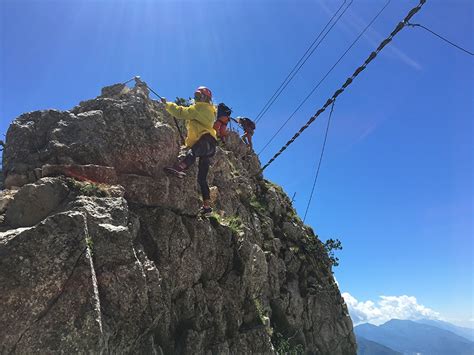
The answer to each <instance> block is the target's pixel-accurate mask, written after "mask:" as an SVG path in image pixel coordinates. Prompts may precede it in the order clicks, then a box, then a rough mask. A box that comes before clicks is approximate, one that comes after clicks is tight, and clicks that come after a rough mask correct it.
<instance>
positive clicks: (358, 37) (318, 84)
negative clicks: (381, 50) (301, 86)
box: [258, 0, 392, 155]
mask: <svg viewBox="0 0 474 355" xmlns="http://www.w3.org/2000/svg"><path fill="white" fill-rule="evenodd" d="M391 1H392V0H388V1H387V2H386V4H385V5H384V7H383V8H382V9H380V11H379V12H378V13H377V14H376V15H375V16H374V18H372V20H371V21H370V22H369V24H368V25H367V26H366V27H365V28H364V29H363V31H362V32H361V33H360V34H359V35H358V36H357V38H356V39H355V40H354V41H353V42H352V44H351V45H350V46H349V47H348V48H347V49H346V51H345V52H344V53H343V54H342V55H341V56H340V57H339V59H338V60H337V61H336V63H334V65H333V66H332V67H331V68H330V69H329V71H328V72H327V73H326V74H325V75H324V77H323V78H322V79H321V80H320V81H319V83H317V84H316V86H315V87H314V88H313V89H312V90H311V91H310V92H309V94H308V95H307V96H306V97H305V98H304V100H303V101H302V102H301V103H300V104H299V105H298V107H297V108H296V109H295V110H294V111H293V113H292V114H291V115H290V116H289V117H288V118H287V120H286V121H285V122H283V124H282V125H281V126H280V128H278V130H277V131H276V132H275V133H274V134H273V136H272V137H271V138H270V139H269V140H268V142H267V143H266V144H265V145H264V146H263V148H262V149H261V150H260V151H259V152H258V155H260V154H262V152H263V151H264V150H265V149H266V148H267V147H268V146H269V145H270V143H271V142H272V141H273V140H274V139H275V137H276V136H277V135H278V133H280V132H281V130H282V129H283V128H284V127H285V126H286V124H287V123H288V122H289V121H290V120H291V119H292V118H293V116H294V115H295V114H296V113H297V112H298V111H299V109H300V108H301V107H302V106H303V105H304V104H305V102H306V101H308V99H309V98H310V97H311V95H313V93H314V92H315V91H316V90H317V89H318V88H319V86H321V84H322V83H323V82H324V80H326V78H327V77H328V76H329V74H331V72H332V71H333V70H334V68H335V67H336V66H337V65H338V64H339V62H340V61H341V60H342V59H343V58H344V57H345V56H346V54H347V53H348V52H349V51H350V50H351V49H352V47H353V46H354V45H355V44H356V43H357V42H358V41H359V39H360V38H361V37H362V36H363V34H364V33H365V32H366V31H367V30H368V29H369V27H370V26H371V25H372V24H373V23H374V22H375V20H376V19H377V18H378V17H379V16H380V14H381V13H382V12H383V11H384V10H385V9H386V8H387V6H388V5H389V4H390V2H391Z"/></svg>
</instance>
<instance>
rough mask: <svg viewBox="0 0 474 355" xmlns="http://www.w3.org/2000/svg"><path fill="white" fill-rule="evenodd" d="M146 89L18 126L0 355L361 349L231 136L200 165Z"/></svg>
mask: <svg viewBox="0 0 474 355" xmlns="http://www.w3.org/2000/svg"><path fill="white" fill-rule="evenodd" d="M179 141H180V140H179V135H178V132H177V129H176V127H175V124H174V122H173V120H172V118H171V117H170V116H169V115H168V114H167V113H165V112H164V110H163V107H162V105H161V104H160V103H159V102H156V101H153V100H150V99H149V98H148V92H147V90H146V87H143V86H142V85H139V86H136V87H134V88H132V89H129V88H127V87H126V86H124V85H121V84H117V85H113V86H111V87H107V88H104V89H103V90H102V95H101V96H99V97H97V98H95V99H93V100H89V101H85V102H81V103H80V104H79V105H78V106H76V107H74V108H73V109H71V110H69V111H56V110H46V111H38V112H30V113H27V114H24V115H22V116H20V117H18V118H17V119H16V120H15V121H14V122H13V123H12V124H11V126H10V128H9V130H8V133H7V138H6V145H5V151H4V156H3V173H4V189H3V190H2V191H1V192H0V349H1V353H5V354H8V353H14V354H25V353H143V354H174V353H180V354H251V353H259V354H272V353H277V352H278V353H285V352H287V353H289V352H293V353H308V354H355V353H356V345H355V338H354V334H353V330H352V322H351V319H350V317H349V315H348V312H347V308H346V305H345V303H344V300H343V299H342V297H341V295H340V292H339V290H338V287H337V285H336V283H335V281H334V278H333V275H332V272H331V265H330V260H329V259H328V256H327V255H326V253H325V250H324V247H323V245H322V243H321V242H320V241H319V240H318V238H317V236H315V234H314V233H313V231H312V230H311V229H310V228H309V227H307V226H304V225H303V223H302V222H301V220H300V219H299V218H298V216H297V215H296V213H295V211H294V209H293V207H292V205H291V202H290V201H289V199H288V197H287V196H286V194H285V193H284V192H283V191H282V189H281V188H280V187H278V186H276V185H274V184H272V183H270V182H269V181H266V180H264V179H263V178H262V176H261V175H260V174H259V169H260V164H259V161H258V159H257V157H256V155H255V154H254V153H253V152H251V151H249V150H248V149H247V147H246V146H245V145H244V144H243V143H242V142H240V140H239V137H238V135H237V134H231V136H230V140H229V142H228V144H227V145H226V146H225V147H220V148H218V151H217V154H216V157H215V158H214V163H213V166H212V168H211V173H210V175H209V179H208V180H209V182H210V186H212V198H213V201H214V204H215V210H216V212H215V213H214V215H213V216H212V217H211V218H209V219H206V218H205V219H203V218H200V217H197V216H196V211H197V209H198V207H199V200H198V196H199V194H198V187H197V184H196V179H195V174H196V171H195V170H194V171H193V170H191V172H190V173H189V174H188V177H187V178H185V179H182V180H179V179H175V178H173V177H169V176H167V175H165V174H163V170H162V169H163V167H164V166H166V165H169V164H171V163H172V162H174V161H175V159H176V157H177V155H178V154H179V149H180V144H179Z"/></svg>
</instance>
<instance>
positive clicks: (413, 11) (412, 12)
mask: <svg viewBox="0 0 474 355" xmlns="http://www.w3.org/2000/svg"><path fill="white" fill-rule="evenodd" d="M425 3H426V0H420V3H419V4H418V5H417V6H415V7H414V8H413V9H411V10H410V12H409V13H408V14H407V15H406V16H405V18H404V19H403V20H402V21H401V22H400V23H399V24H398V25H397V26H396V27H395V29H394V30H393V31H392V33H390V35H389V36H388V37H387V38H386V39H384V40H383V41H382V42H381V43H380V44H379V46H378V47H377V49H376V50H375V51H373V52H372V53H370V55H369V57H368V58H367V59H366V60H365V62H364V63H363V64H362V65H361V66H360V67H358V68H357V69H356V70H355V71H354V73H353V74H352V76H350V77H349V78H347V80H346V82H345V83H344V84H343V85H342V86H341V88H340V89H338V90H336V91H335V92H334V94H333V95H332V97H331V98H329V99H328V100H327V101H326V103H325V104H324V105H323V107H321V108H320V109H319V110H318V111H317V112H316V113H315V114H314V115H313V116H312V117H311V118H310V119H309V120H308V122H306V124H305V125H304V126H303V127H301V128H300V130H299V131H298V132H296V133H295V135H294V136H293V137H292V138H291V139H290V140H289V141H288V142H287V143H286V144H285V145H284V146H283V147H282V148H281V149H280V150H279V151H278V152H277V153H276V154H275V155H274V156H273V157H272V158H271V159H270V160H269V161H268V163H266V164H265V165H264V166H263V168H262V169H261V172H262V171H263V170H265V169H266V168H267V167H268V166H269V165H270V164H271V163H273V162H274V161H275V159H276V158H278V157H279V156H280V155H281V154H282V153H283V152H284V151H285V150H286V149H287V148H288V146H289V145H290V144H291V143H293V142H294V141H295V140H296V138H298V137H299V136H300V134H301V133H303V131H304V130H306V129H307V128H308V127H309V125H310V124H311V123H313V122H314V121H315V120H316V118H318V116H319V115H320V114H321V113H323V112H324V111H325V110H326V108H327V107H328V106H329V105H330V104H332V102H333V101H334V100H335V99H336V98H337V97H338V96H339V95H340V94H341V93H342V92H343V91H344V90H345V89H346V88H347V87H348V86H349V85H350V84H351V83H352V82H353V81H354V79H355V78H356V77H357V76H358V75H359V74H360V73H361V72H362V71H363V70H364V69H365V68H366V67H367V65H368V64H369V63H370V62H371V61H372V60H374V58H375V57H376V56H377V54H378V53H379V52H380V51H381V50H382V49H383V48H384V47H385V46H386V45H387V44H388V43H390V42H391V41H392V39H393V37H395V36H396V35H397V34H398V32H400V31H401V30H402V29H403V27H405V26H406V24H407V23H408V22H409V21H410V19H411V18H412V17H413V16H414V15H415V14H416V13H417V12H418V11H420V9H421V7H422V6H423V5H424V4H425Z"/></svg>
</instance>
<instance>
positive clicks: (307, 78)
mask: <svg viewBox="0 0 474 355" xmlns="http://www.w3.org/2000/svg"><path fill="white" fill-rule="evenodd" d="M341 3H342V0H340V1H336V0H331V1H330V0H319V1H318V0H314V1H224V0H222V1H205V0H199V1H145V0H144V1H140V0H127V1H124V0H122V1H120V0H117V1H107V0H102V1H67V2H66V1H52V0H50V1H48V0H44V1H39V0H38V1H22V0H14V1H13V0H12V1H10V0H0V26H1V27H0V31H1V32H0V40H1V52H2V55H1V57H0V75H1V77H0V120H1V121H0V133H5V132H6V130H7V128H8V125H9V123H10V122H11V121H12V120H13V119H14V118H15V117H17V116H18V115H20V114H21V113H23V112H27V111H33V110H38V109H46V108H58V109H68V108H71V107H73V106H74V105H75V104H76V103H78V102H79V101H80V100H84V99H88V98H91V97H95V96H97V95H98V94H99V92H100V88H101V87H103V86H106V85H110V84H113V83H117V82H121V81H125V80H127V79H129V78H131V77H133V76H134V75H141V76H142V78H143V79H144V80H145V81H147V82H148V83H149V84H150V86H151V87H152V88H154V89H155V90H157V91H158V92H159V93H160V94H161V95H163V96H166V97H168V98H170V99H174V98H175V97H176V96H184V97H188V96H190V95H191V94H192V92H193V90H194V88H195V87H196V86H198V85H206V86H208V87H210V88H211V89H212V90H213V92H214V95H215V97H216V101H217V102H220V101H224V102H226V103H227V104H228V105H229V106H231V107H233V108H234V112H235V115H246V116H249V117H254V116H255V115H256V114H257V113H258V112H259V111H260V109H261V108H262V106H263V105H264V103H265V102H266V100H267V99H268V97H269V96H270V95H271V94H272V93H273V91H274V90H275V89H276V88H277V87H278V86H279V84H280V82H281V81H282V80H283V78H284V77H285V76H286V74H287V73H288V71H289V70H290V69H291V67H292V66H293V65H294V64H295V62H296V61H297V60H298V59H299V57H300V56H301V55H302V54H303V52H304V51H305V50H306V48H307V46H308V45H309V44H310V43H311V42H312V40H313V39H314V37H315V35H316V34H317V33H318V32H319V31H320V30H321V29H322V27H324V25H325V24H326V22H327V21H328V20H329V18H330V17H331V15H332V14H333V13H334V11H335V10H336V9H337V8H338V7H339V6H340V4H341ZM417 3H418V1H416V0H404V1H392V3H390V5H389V6H388V7H387V9H386V10H385V11H384V12H383V13H382V15H381V16H380V17H379V18H378V19H377V21H376V22H375V23H374V24H373V26H372V27H371V28H370V30H369V31H368V32H367V33H366V35H365V36H364V37H363V38H362V39H361V40H360V41H359V42H358V43H357V45H356V46H354V48H353V49H352V50H351V51H350V52H349V53H348V55H347V56H346V57H345V58H344V60H343V61H342V62H341V63H340V64H339V65H338V66H337V67H336V68H335V70H334V71H333V72H332V73H331V74H330V75H329V76H328V78H327V79H326V81H325V82H324V83H323V84H322V85H321V87H320V88H319V89H318V90H317V91H316V92H315V94H314V95H313V96H312V97H311V98H310V100H308V102H307V103H306V104H305V105H304V106H303V108H302V109H301V110H300V111H299V113H298V114H297V115H295V117H294V118H293V120H292V121H290V123H289V124H288V126H287V127H286V129H285V130H284V131H283V132H282V134H281V135H279V136H278V137H277V138H276V139H275V141H274V142H273V143H272V144H271V145H270V146H269V147H268V148H267V150H265V151H264V153H263V154H262V155H261V159H262V162H266V161H267V160H268V159H269V158H270V157H271V156H272V155H273V153H275V152H276V151H277V150H278V149H279V148H280V146H281V145H282V144H284V143H285V142H286V141H287V140H288V138H290V137H291V136H292V135H293V134H294V132H296V130H297V129H299V127H300V126H301V125H302V124H303V123H304V122H306V120H307V119H308V118H309V117H310V116H311V115H312V114H313V113H314V112H315V111H316V110H317V109H319V107H320V106H321V105H322V104H323V103H324V102H325V101H326V100H327V98H328V97H329V96H330V95H331V94H332V93H333V92H334V91H335V89H337V88H338V87H339V86H340V85H341V84H342V83H343V82H344V81H345V79H346V78H347V77H348V76H349V75H350V74H351V73H352V72H353V71H354V69H355V68H356V67H358V66H359V65H360V64H361V63H362V62H363V61H364V60H365V58H366V57H367V55H368V54H369V53H370V52H371V51H372V50H373V49H374V48H376V46H377V45H378V43H379V42H380V41H381V39H382V38H384V37H385V36H386V35H387V34H388V33H389V32H391V31H392V29H393V28H394V26H395V25H396V23H398V21H399V20H400V19H401V18H403V17H404V16H405V14H406V13H407V12H408V10H409V9H411V8H412V7H413V6H414V5H416V4H417ZM384 4H385V1H378V0H377V1H376V0H355V1H354V2H353V4H352V5H351V7H350V8H349V9H348V11H347V13H346V14H345V15H344V16H343V17H342V18H341V21H340V22H339V23H338V24H337V25H336V26H335V27H334V29H333V30H332V31H331V33H330V34H329V35H328V36H327V37H326V39H325V40H324V42H323V43H322V44H321V46H320V47H319V48H318V49H317V50H316V52H315V53H314V54H313V56H312V57H311V58H310V59H309V60H308V62H307V63H306V65H305V66H304V67H303V69H302V70H301V71H300V72H299V73H298V75H297V76H296V77H295V79H294V80H293V82H292V83H291V84H290V85H289V86H288V88H287V90H286V91H285V92H284V94H282V96H281V97H280V99H279V100H278V101H277V102H276V103H275V105H274V106H273V107H272V108H271V110H270V111H269V112H268V113H267V114H266V115H265V116H264V117H263V118H262V120H261V121H260V122H259V124H258V127H257V132H256V135H255V145H256V150H257V151H259V150H260V149H259V148H261V147H263V145H264V144H265V142H266V141H267V140H268V139H269V137H270V136H271V135H272V134H273V133H274V131H275V130H276V129H277V128H278V127H279V125H280V124H281V123H282V122H283V121H284V120H286V118H287V117H288V115H289V114H290V113H291V112H292V111H293V110H294V109H295V107H296V106H297V105H298V103H299V102H300V101H301V100H302V98H303V97H304V96H306V94H307V93H308V92H309V90H310V89H311V88H312V87H313V86H314V85H315V83H317V82H318V81H319V80H320V78H321V77H322V76H323V75H324V74H325V73H326V71H327V70H328V69H329V67H330V66H331V65H332V64H333V63H334V62H335V61H336V60H337V58H338V57H339V56H340V55H341V54H342V53H343V52H344V51H345V49H346V48H347V47H348V46H349V44H350V43H351V42H352V41H353V39H354V38H355V37H356V36H357V35H358V33H359V32H360V31H361V30H362V29H363V27H365V25H366V24H367V23H368V22H369V21H370V20H371V18H372V17H373V16H374V15H375V13H376V12H378V11H379V9H381V8H382V6H383V5H384ZM473 14H474V3H473V2H472V1H470V0H453V1H449V2H448V1H442V0H428V2H427V4H426V5H425V6H424V8H423V9H422V10H421V12H420V13H419V14H418V15H416V17H415V18H414V19H413V22H419V23H422V24H424V25H426V26H428V27H430V28H432V29H433V30H435V31H437V32H440V33H442V34H443V35H444V36H446V37H448V38H449V39H451V40H453V41H454V42H455V43H458V44H460V45H463V46H465V47H467V48H468V49H470V50H471V51H473V50H474V35H473V34H474V27H473V26H474V25H473V22H474V21H473V20H474V18H473V17H474V15H473ZM473 64H474V59H473V57H471V56H468V55H466V54H464V53H462V52H460V51H458V50H457V49H455V48H453V47H450V46H448V45H446V44H445V43H443V42H441V41H439V40H438V39H436V38H435V37H433V36H432V35H430V34H428V33H426V32H425V31H423V30H422V29H419V28H407V29H404V30H403V31H402V32H401V33H400V34H399V35H398V36H397V37H396V38H395V40H394V41H393V42H392V44H390V45H389V46H388V47H386V49H384V51H383V52H382V54H381V55H380V56H379V57H378V58H376V60H375V61H374V62H373V63H372V64H371V65H370V66H369V68H368V69H367V70H366V71H364V72H363V73H362V74H361V75H360V77H359V78H358V79H357V80H356V81H355V82H354V83H353V85H352V86H351V87H350V88H349V89H348V90H347V92H345V93H344V94H343V95H342V96H340V97H339V99H338V101H337V103H336V106H335V110H334V116H333V121H332V125H331V128H330V133H329V138H328V143H327V146H326V153H325V157H324V161H323V164H322V168H321V172H320V176H319V182H318V185H317V187H316V193H315V196H314V198H313V203H312V207H311V210H310V212H309V214H308V217H307V221H306V222H307V223H308V224H311V225H312V226H313V227H314V228H315V230H316V232H317V233H318V234H319V235H320V237H321V239H323V240H324V239H326V238H339V239H340V240H341V241H342V242H343V245H344V250H343V251H342V252H340V253H339V257H340V259H341V265H340V266H339V267H338V268H336V271H335V274H336V277H337V280H338V282H339V284H340V288H341V291H345V292H348V293H350V295H352V296H353V297H355V298H356V299H357V300H361V301H368V300H372V301H374V302H376V301H377V299H379V297H380V296H401V295H408V296H414V297H416V300H417V302H418V303H419V304H422V305H424V306H425V307H427V308H429V309H432V310H434V311H436V312H439V313H440V314H441V316H443V317H444V318H447V319H449V320H456V321H459V322H463V324H467V323H466V322H467V321H468V320H469V319H471V320H472V318H473V317H474V304H473V302H474V301H473V298H474V285H473V279H474V277H473V276H474V275H473V273H474V270H473V269H474V266H473V249H474V248H473V235H474V233H473V218H472V216H474V213H473V212H474V211H473V183H472V182H473V181H474V179H473V152H474V149H473V148H474V147H473V146H474V144H473V138H472V137H473V133H474V131H473V123H472V120H473V117H474V107H473V106H474V100H473V97H474V89H473V82H474V71H473ZM326 120H327V113H326V114H323V115H322V116H321V117H320V119H318V120H317V121H316V122H315V123H314V124H313V125H312V126H311V127H310V128H309V129H308V130H307V131H305V132H304V134H303V135H302V136H301V137H300V138H299V139H298V140H297V141H296V142H295V144H293V145H292V146H291V147H290V148H289V149H288V150H287V151H286V152H285V153H284V154H283V155H282V156H281V157H280V158H279V159H278V160H277V161H275V163H274V164H272V165H271V166H270V167H269V168H268V169H267V170H266V172H265V175H266V177H267V178H269V179H271V180H273V181H274V182H276V183H278V184H280V185H282V186H283V187H284V188H285V190H286V191H287V193H288V194H289V195H290V196H292V195H293V193H295V192H296V203H295V204H296V207H297V209H298V211H299V212H300V214H303V213H304V210H305V208H306V203H307V199H308V195H309V191H310V189H311V184H312V179H313V176H314V172H315V165H316V158H317V157H318V156H319V153H320V149H321V144H322V138H323V134H324V128H325V123H326Z"/></svg>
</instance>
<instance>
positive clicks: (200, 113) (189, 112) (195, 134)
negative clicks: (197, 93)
mask: <svg viewBox="0 0 474 355" xmlns="http://www.w3.org/2000/svg"><path fill="white" fill-rule="evenodd" d="M165 108H166V111H168V112H169V113H170V114H171V115H172V116H174V117H176V118H179V119H182V120H185V121H186V128H187V129H188V136H187V137H186V141H185V144H186V146H187V147H192V146H193V145H194V143H196V142H197V141H198V140H199V138H201V136H202V135H204V134H206V133H209V134H210V135H212V136H213V137H214V138H216V131H215V130H214V128H213V125H214V121H215V120H216V108H215V107H214V106H213V105H211V104H209V103H207V102H196V103H195V104H194V105H191V106H189V107H184V106H178V105H176V104H175V103H174V102H167V103H166V106H165Z"/></svg>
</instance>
